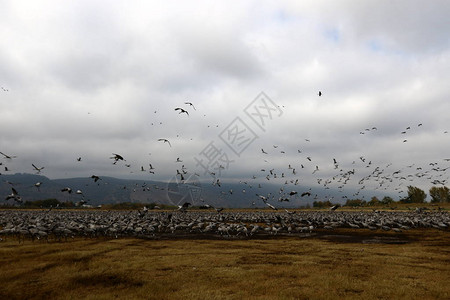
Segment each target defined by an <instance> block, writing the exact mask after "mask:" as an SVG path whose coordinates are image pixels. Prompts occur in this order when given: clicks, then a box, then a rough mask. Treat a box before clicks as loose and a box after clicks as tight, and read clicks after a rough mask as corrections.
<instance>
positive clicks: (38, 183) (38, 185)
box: [34, 182, 42, 191]
mask: <svg viewBox="0 0 450 300" xmlns="http://www.w3.org/2000/svg"><path fill="white" fill-rule="evenodd" d="M41 184H42V182H36V183H35V184H34V186H35V187H36V188H37V190H38V191H41V190H40V187H41Z"/></svg>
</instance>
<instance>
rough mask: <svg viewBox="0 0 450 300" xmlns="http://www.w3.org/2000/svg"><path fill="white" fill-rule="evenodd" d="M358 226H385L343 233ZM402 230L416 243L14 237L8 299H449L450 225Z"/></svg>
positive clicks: (7, 247)
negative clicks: (449, 227) (447, 227)
mask: <svg viewBox="0 0 450 300" xmlns="http://www.w3.org/2000/svg"><path fill="white" fill-rule="evenodd" d="M355 232H357V235H367V236H364V238H367V239H369V238H370V237H371V235H372V237H373V236H374V235H380V234H381V233H368V232H364V231H351V230H342V231H336V235H345V236H351V235H352V234H355ZM382 234H384V235H385V236H388V237H389V236H391V237H393V236H395V234H393V233H382ZM399 238H402V239H408V240H409V241H410V242H409V243H403V244H380V243H369V244H367V243H361V242H360V241H361V240H359V241H358V242H355V241H352V240H350V241H347V242H334V241H331V240H328V239H322V238H295V237H279V238H276V239H255V240H233V241H230V240H189V239H184V240H143V239H132V238H124V239H81V238H78V239H74V240H70V241H67V242H51V243H47V242H42V241H39V242H31V241H25V242H24V243H18V241H17V240H15V239H13V238H8V239H7V240H6V241H3V242H1V243H0V264H1V272H0V280H1V282H2V288H1V289H0V299H42V298H47V299H54V298H58V299H113V298H118V299H243V298H244V299H336V298H346V299H379V298H381V299H401V298H403V299H449V298H450V287H449V285H448V282H449V279H450V233H449V232H448V231H439V230H411V231H409V232H407V233H403V234H402V235H400V236H399Z"/></svg>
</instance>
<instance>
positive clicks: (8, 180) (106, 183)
mask: <svg viewBox="0 0 450 300" xmlns="http://www.w3.org/2000/svg"><path fill="white" fill-rule="evenodd" d="M100 178H101V179H100V180H98V181H97V182H94V179H92V178H90V177H82V178H67V179H49V178H47V177H45V176H42V175H35V174H26V173H17V174H14V175H1V176H0V197H3V199H4V198H6V196H7V195H9V194H11V187H14V188H15V189H16V190H17V191H18V192H19V195H20V196H21V197H22V199H23V200H24V201H35V200H45V199H52V198H53V199H57V200H59V201H61V202H64V201H72V202H74V203H76V202H78V201H80V200H81V199H85V200H86V201H87V203H88V204H91V205H99V204H111V203H120V202H137V203H160V204H171V205H174V204H175V205H177V204H182V203H184V202H191V203H193V204H194V205H202V204H205V203H208V204H210V205H213V206H217V207H227V208H228V207H238V208H239V207H252V206H253V207H265V204H264V203H263V202H262V200H261V199H260V198H259V197H258V196H256V194H259V195H264V196H268V202H269V203H271V204H273V205H275V206H277V207H280V208H281V207H286V208H291V207H299V206H302V205H306V204H308V203H309V204H312V202H313V201H315V200H324V199H325V197H326V196H330V193H331V195H334V196H335V198H334V199H332V200H331V201H332V202H334V203H343V202H345V201H344V200H342V199H341V194H339V193H338V192H335V193H334V194H332V193H333V192H332V191H331V192H330V191H329V190H328V191H327V192H326V194H325V191H324V190H323V189H321V188H310V187H302V186H299V185H298V186H293V185H289V186H283V185H280V184H271V183H265V184H264V185H263V186H262V187H259V186H258V183H255V182H253V183H252V184H245V183H226V182H223V183H221V184H220V186H219V185H217V184H215V185H213V184H212V181H211V182H209V181H208V182H195V183H189V182H188V183H186V184H181V183H177V182H169V183H168V182H161V181H144V180H130V179H118V178H113V177H101V176H100ZM37 182H41V186H40V188H39V189H38V188H36V187H35V186H34V185H35V183H37ZM64 187H70V188H71V189H72V191H73V192H72V193H71V194H69V193H67V192H61V189H62V188H64ZM280 187H281V188H283V189H284V190H285V191H284V192H286V193H289V192H290V191H292V190H295V191H297V192H298V194H297V195H295V196H292V197H289V198H290V201H289V202H286V201H283V202H279V201H278V199H279V197H280V196H281V195H282V194H280ZM77 190H80V191H81V192H82V193H83V194H82V195H81V194H76V191H77ZM304 191H310V192H311V194H312V195H311V196H305V197H300V194H301V193H302V192H304ZM315 195H317V197H316V199H314V196H315ZM370 196H372V195H370ZM375 196H380V195H376V194H375ZM0 199H1V198H0ZM3 199H2V200H0V203H1V202H3V203H6V201H4V200H3ZM202 200H203V201H202ZM366 200H370V199H366ZM253 202H254V203H255V205H252V203H253ZM8 203H13V200H8Z"/></svg>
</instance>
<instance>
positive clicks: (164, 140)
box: [158, 139, 172, 147]
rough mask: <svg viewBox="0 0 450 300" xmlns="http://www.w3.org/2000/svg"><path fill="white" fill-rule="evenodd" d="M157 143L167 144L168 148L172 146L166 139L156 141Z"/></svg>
mask: <svg viewBox="0 0 450 300" xmlns="http://www.w3.org/2000/svg"><path fill="white" fill-rule="evenodd" d="M158 142H164V143H167V144H169V146H170V147H172V145H171V144H170V142H169V140H168V139H158Z"/></svg>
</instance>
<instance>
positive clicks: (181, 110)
mask: <svg viewBox="0 0 450 300" xmlns="http://www.w3.org/2000/svg"><path fill="white" fill-rule="evenodd" d="M175 110H179V111H180V112H179V113H178V114H182V113H185V114H187V115H188V116H189V112H188V111H187V110H185V109H182V108H181V107H177V108H175Z"/></svg>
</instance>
